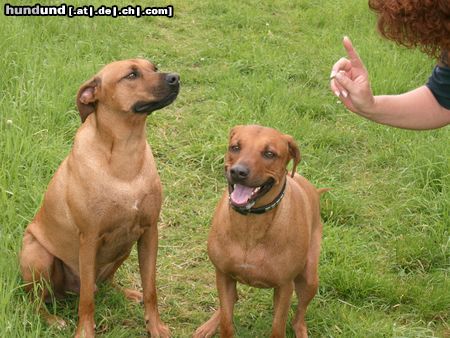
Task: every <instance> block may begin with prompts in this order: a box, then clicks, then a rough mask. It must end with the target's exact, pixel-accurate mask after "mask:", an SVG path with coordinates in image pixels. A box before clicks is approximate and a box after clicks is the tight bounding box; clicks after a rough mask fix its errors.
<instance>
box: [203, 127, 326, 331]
mask: <svg viewBox="0 0 450 338" xmlns="http://www.w3.org/2000/svg"><path fill="white" fill-rule="evenodd" d="M291 159H293V161H294V167H293V169H292V175H287V173H286V165H287V164H288V162H289V161H290V160H291ZM299 161H300V152H299V149H298V147H297V145H296V143H295V141H294V140H293V139H292V137H291V136H289V135H284V134H282V133H280V132H278V131H276V130H274V129H270V128H265V127H261V126H255V125H252V126H237V127H235V128H233V129H232V130H231V133H230V139H229V147H228V153H227V154H226V158H225V171H226V177H227V180H228V191H226V192H225V193H224V194H223V196H222V199H221V200H220V202H219V204H218V205H217V208H216V211H215V214H214V218H213V221H212V228H211V231H210V233H209V238H208V255H209V258H210V259H211V261H212V263H213V264H214V266H215V268H216V283H217V289H218V292H219V300H220V308H219V309H218V310H217V311H216V312H215V313H214V315H213V316H212V317H211V318H210V319H209V320H208V321H207V322H206V323H205V324H203V325H202V326H201V327H200V328H198V329H197V331H196V332H195V334H194V337H211V336H212V335H214V333H215V332H216V330H217V327H218V326H219V324H220V336H221V337H232V336H233V332H234V329H233V322H232V319H233V307H234V304H235V302H236V301H237V298H238V297H237V293H236V281H239V282H241V283H244V284H248V285H251V286H255V287H259V288H274V289H275V290H274V312H275V313H274V317H273V324H272V336H271V337H285V335H286V321H287V317H288V312H289V306H290V302H291V296H292V292H293V290H294V288H295V291H296V293H297V296H298V298H299V302H298V306H297V312H296V314H295V318H294V320H293V327H294V331H295V334H296V337H307V330H306V323H305V312H306V308H307V306H308V304H309V302H310V301H311V300H312V299H313V297H314V295H315V294H316V291H317V287H318V272H317V269H318V262H319V252H320V241H321V236H322V223H321V220H320V212H319V196H320V193H321V192H323V191H325V190H327V189H319V190H317V189H316V188H315V187H314V186H313V185H312V184H311V183H310V182H308V181H307V180H306V179H305V178H304V177H302V176H300V175H298V174H296V173H295V169H296V167H297V164H298V163H299Z"/></svg>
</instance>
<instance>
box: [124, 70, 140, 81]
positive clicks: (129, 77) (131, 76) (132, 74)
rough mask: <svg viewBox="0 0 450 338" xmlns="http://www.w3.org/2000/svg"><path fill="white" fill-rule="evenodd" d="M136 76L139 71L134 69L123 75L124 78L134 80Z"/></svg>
mask: <svg viewBox="0 0 450 338" xmlns="http://www.w3.org/2000/svg"><path fill="white" fill-rule="evenodd" d="M138 76H139V73H138V72H137V71H136V70H133V71H132V72H131V73H130V74H128V75H127V76H125V78H126V79H127V80H134V79H137V77H138Z"/></svg>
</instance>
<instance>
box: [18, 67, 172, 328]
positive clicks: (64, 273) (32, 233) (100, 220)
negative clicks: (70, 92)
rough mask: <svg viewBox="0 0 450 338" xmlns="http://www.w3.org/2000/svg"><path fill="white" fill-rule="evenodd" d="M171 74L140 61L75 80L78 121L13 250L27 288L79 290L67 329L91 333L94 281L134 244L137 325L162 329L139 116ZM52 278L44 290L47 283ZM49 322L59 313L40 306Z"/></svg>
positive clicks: (149, 172) (152, 186)
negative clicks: (141, 311)
mask: <svg viewBox="0 0 450 338" xmlns="http://www.w3.org/2000/svg"><path fill="white" fill-rule="evenodd" d="M178 91H179V76H178V75H176V74H167V73H159V72H157V69H156V67H155V66H154V65H153V64H152V63H150V62H148V61H146V60H142V59H135V60H125V61H118V62H114V63H111V64H109V65H107V66H105V67H104V68H103V69H102V70H101V71H100V72H99V73H98V74H97V75H96V76H94V77H93V78H92V79H91V80H89V81H87V82H86V83H85V84H83V85H82V86H81V87H80V89H79V91H78V95H77V106H78V110H79V112H80V116H81V120H82V122H83V124H82V125H81V127H80V128H79V129H78V132H77V134H76V136H75V141H74V145H73V148H72V150H71V152H70V154H69V155H68V156H67V158H66V159H65V160H64V161H63V162H62V164H61V166H60V167H59V169H58V170H57V172H56V174H55V175H54V176H53V178H52V180H51V181H50V184H49V186H48V189H47V192H46V194H45V197H44V201H43V204H42V207H41V208H40V210H39V212H38V213H37V214H36V216H35V218H34V219H33V221H32V222H31V223H30V224H29V225H28V227H27V229H26V231H25V234H24V238H23V245H22V251H21V254H20V266H21V271H22V275H23V279H24V280H25V282H27V283H28V285H27V288H28V289H33V287H34V286H33V284H36V283H40V284H41V287H42V289H43V290H44V291H43V293H42V298H43V299H46V300H47V299H48V298H49V296H50V295H51V292H53V293H54V294H55V295H56V296H63V295H64V294H65V293H66V292H68V291H69V292H77V293H79V294H80V302H79V308H78V315H79V319H78V320H79V321H78V327H77V331H76V337H93V336H94V291H95V289H96V283H100V282H102V281H105V280H111V279H112V278H113V275H114V273H115V272H116V270H117V269H118V267H119V266H120V265H121V264H122V263H123V261H124V260H125V259H126V258H127V257H128V255H129V254H130V251H131V248H132V246H133V244H134V243H135V242H137V243H138V257H139V269H140V272H141V279H142V287H143V296H142V294H141V293H140V292H137V291H133V290H125V294H126V295H127V296H128V297H129V298H134V299H135V300H142V298H143V302H144V307H145V320H146V326H147V330H148V332H149V333H151V335H152V337H166V336H169V330H168V328H167V326H165V325H164V324H163V322H162V321H161V319H160V317H159V313H158V309H157V299H156V287H155V272H156V254H157V246H158V229H157V221H158V217H159V212H160V208H161V200H162V196H161V183H160V179H159V176H158V173H157V171H156V166H155V161H154V159H153V155H152V152H151V149H150V146H149V145H148V143H147V138H146V131H145V120H146V117H147V115H148V114H150V113H151V112H152V111H154V110H157V109H160V108H163V107H165V106H167V105H169V104H170V103H171V102H172V101H173V100H175V98H176V97H177V95H178ZM48 285H50V286H51V291H50V290H49V289H48V288H47V286H48ZM41 312H42V313H43V314H44V315H45V317H46V319H47V320H48V321H50V322H52V321H53V322H54V321H58V322H59V323H61V321H62V320H61V319H59V318H58V317H54V316H51V315H50V314H48V313H47V311H46V310H41Z"/></svg>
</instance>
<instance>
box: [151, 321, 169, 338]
mask: <svg viewBox="0 0 450 338" xmlns="http://www.w3.org/2000/svg"><path fill="white" fill-rule="evenodd" d="M147 331H148V333H149V334H150V337H151V338H170V330H169V327H168V326H167V325H166V324H164V323H163V322H162V321H158V322H157V323H156V324H155V325H150V324H147Z"/></svg>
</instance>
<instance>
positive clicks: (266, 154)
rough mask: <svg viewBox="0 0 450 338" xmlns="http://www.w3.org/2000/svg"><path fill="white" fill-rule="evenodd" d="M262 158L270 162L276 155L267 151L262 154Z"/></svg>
mask: <svg viewBox="0 0 450 338" xmlns="http://www.w3.org/2000/svg"><path fill="white" fill-rule="evenodd" d="M263 156H264V157H265V158H267V159H269V160H271V159H273V158H275V156H276V154H275V153H274V152H271V151H269V150H266V151H265V152H264V153H263Z"/></svg>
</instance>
